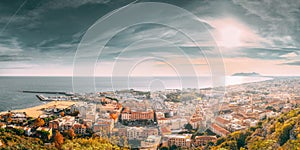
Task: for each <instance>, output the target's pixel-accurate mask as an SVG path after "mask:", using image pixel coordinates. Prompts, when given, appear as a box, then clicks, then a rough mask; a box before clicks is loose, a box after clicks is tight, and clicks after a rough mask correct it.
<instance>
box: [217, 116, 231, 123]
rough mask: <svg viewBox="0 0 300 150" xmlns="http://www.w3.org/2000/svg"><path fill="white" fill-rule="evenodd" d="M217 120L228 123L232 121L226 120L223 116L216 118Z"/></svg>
mask: <svg viewBox="0 0 300 150" xmlns="http://www.w3.org/2000/svg"><path fill="white" fill-rule="evenodd" d="M215 121H216V122H218V123H220V124H228V123H230V121H229V120H226V119H224V118H222V117H217V118H216V119H215Z"/></svg>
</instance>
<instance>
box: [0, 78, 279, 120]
mask: <svg viewBox="0 0 300 150" xmlns="http://www.w3.org/2000/svg"><path fill="white" fill-rule="evenodd" d="M226 78H227V84H226V83H225V87H227V86H232V85H241V84H245V83H255V82H263V81H266V80H273V79H274V78H260V77H258V78H256V79H255V80H254V79H253V77H244V76H237V77H235V78H232V79H234V80H233V81H230V79H231V76H226ZM247 78H249V80H248V81H246V80H245V79H247ZM243 79H244V81H243ZM228 81H229V83H230V82H231V84H228ZM209 87H210V86H209V85H208V86H206V87H202V88H209ZM75 103H77V102H74V101H51V102H46V103H44V104H40V105H36V106H32V107H27V108H21V109H14V110H11V111H12V112H26V114H27V115H28V116H30V117H34V118H37V117H38V116H39V115H42V114H45V112H43V111H42V110H41V109H42V108H50V107H52V108H53V107H54V106H55V105H56V108H67V107H69V106H71V105H73V104H75ZM3 113H7V111H1V112H0V114H3Z"/></svg>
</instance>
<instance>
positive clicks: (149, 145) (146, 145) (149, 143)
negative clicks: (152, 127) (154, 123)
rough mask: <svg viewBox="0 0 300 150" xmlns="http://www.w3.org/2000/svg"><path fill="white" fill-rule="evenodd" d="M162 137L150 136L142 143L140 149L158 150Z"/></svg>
mask: <svg viewBox="0 0 300 150" xmlns="http://www.w3.org/2000/svg"><path fill="white" fill-rule="evenodd" d="M160 140H161V136H155V135H150V136H148V137H147V139H145V140H143V141H141V146H140V147H139V148H140V149H145V150H146V149H147V150H156V149H157V147H158V146H159V144H160Z"/></svg>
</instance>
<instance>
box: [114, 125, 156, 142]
mask: <svg viewBox="0 0 300 150" xmlns="http://www.w3.org/2000/svg"><path fill="white" fill-rule="evenodd" d="M151 135H154V136H158V129H157V128H154V127H152V128H147V127H124V128H119V130H118V136H126V137H127V138H128V140H134V139H135V140H144V139H145V138H147V137H148V136H151Z"/></svg>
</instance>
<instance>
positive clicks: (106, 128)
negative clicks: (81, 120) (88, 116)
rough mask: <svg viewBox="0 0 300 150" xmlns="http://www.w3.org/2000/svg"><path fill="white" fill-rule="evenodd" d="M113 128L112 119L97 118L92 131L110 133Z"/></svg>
mask: <svg viewBox="0 0 300 150" xmlns="http://www.w3.org/2000/svg"><path fill="white" fill-rule="evenodd" d="M113 128H114V120H113V119H98V120H97V121H96V122H95V123H94V125H93V132H103V133H106V134H110V133H111V132H112V129H113Z"/></svg>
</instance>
